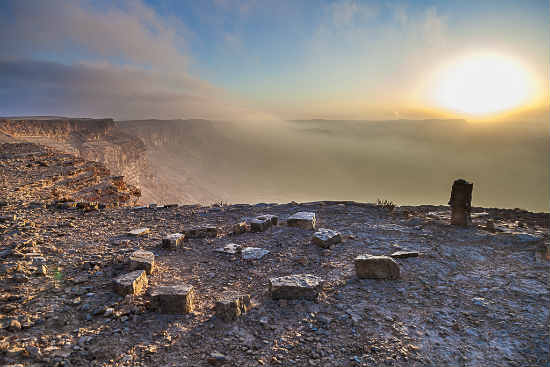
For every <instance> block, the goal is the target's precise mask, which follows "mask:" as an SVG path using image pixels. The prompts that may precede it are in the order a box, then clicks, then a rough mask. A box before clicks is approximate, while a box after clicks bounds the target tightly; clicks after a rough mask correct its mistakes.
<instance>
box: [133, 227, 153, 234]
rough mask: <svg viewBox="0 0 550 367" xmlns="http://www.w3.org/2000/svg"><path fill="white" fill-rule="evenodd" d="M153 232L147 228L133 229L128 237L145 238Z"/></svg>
mask: <svg viewBox="0 0 550 367" xmlns="http://www.w3.org/2000/svg"><path fill="white" fill-rule="evenodd" d="M150 231H151V230H150V229H149V228H147V227H144V228H136V229H132V230H131V231H130V232H128V235H130V236H143V235H146V234H147V233H149V232H150Z"/></svg>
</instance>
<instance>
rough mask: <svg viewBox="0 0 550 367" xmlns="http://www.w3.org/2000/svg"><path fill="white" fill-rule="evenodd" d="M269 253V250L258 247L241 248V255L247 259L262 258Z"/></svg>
mask: <svg viewBox="0 0 550 367" xmlns="http://www.w3.org/2000/svg"><path fill="white" fill-rule="evenodd" d="M267 254H269V250H266V249H263V248H258V247H245V248H243V249H242V250H241V255H242V257H243V259H245V260H257V259H261V258H262V257H264V256H265V255H267Z"/></svg>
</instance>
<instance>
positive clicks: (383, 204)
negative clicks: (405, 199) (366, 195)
mask: <svg viewBox="0 0 550 367" xmlns="http://www.w3.org/2000/svg"><path fill="white" fill-rule="evenodd" d="M376 206H378V207H379V208H382V209H384V210H387V211H390V212H392V211H393V209H395V203H394V202H393V201H390V200H380V199H376Z"/></svg>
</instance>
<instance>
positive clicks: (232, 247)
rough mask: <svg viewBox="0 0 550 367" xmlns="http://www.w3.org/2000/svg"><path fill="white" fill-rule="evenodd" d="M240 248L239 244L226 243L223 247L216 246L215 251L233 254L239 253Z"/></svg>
mask: <svg viewBox="0 0 550 367" xmlns="http://www.w3.org/2000/svg"><path fill="white" fill-rule="evenodd" d="M241 250H242V247H241V245H237V244H236V243H228V244H227V245H225V246H224V247H220V248H217V249H216V252H223V253H224V254H230V255H235V254H238V253H240V252H241Z"/></svg>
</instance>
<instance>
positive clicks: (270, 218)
mask: <svg viewBox="0 0 550 367" xmlns="http://www.w3.org/2000/svg"><path fill="white" fill-rule="evenodd" d="M278 222H279V217H277V216H276V215H272V214H264V215H260V216H258V217H256V218H254V219H251V220H250V230H251V231H252V232H263V231H265V230H267V229H269V228H271V226H276V225H277V223H278Z"/></svg>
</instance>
